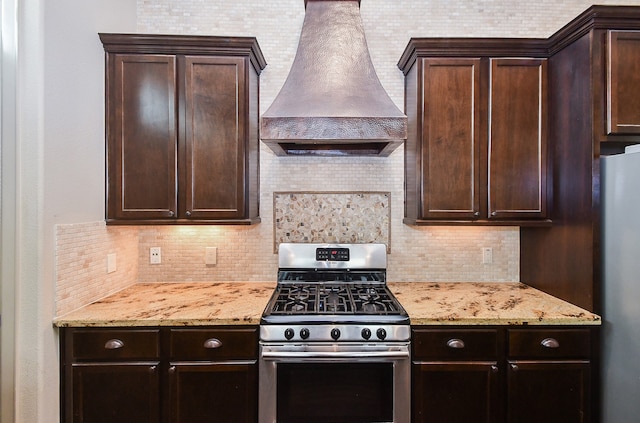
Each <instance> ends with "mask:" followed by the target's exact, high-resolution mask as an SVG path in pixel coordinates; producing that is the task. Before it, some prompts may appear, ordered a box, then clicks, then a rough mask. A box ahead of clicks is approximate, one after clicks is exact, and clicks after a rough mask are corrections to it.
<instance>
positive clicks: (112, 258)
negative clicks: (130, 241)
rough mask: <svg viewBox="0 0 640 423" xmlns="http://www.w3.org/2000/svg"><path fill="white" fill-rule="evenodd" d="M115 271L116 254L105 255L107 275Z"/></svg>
mask: <svg viewBox="0 0 640 423" xmlns="http://www.w3.org/2000/svg"><path fill="white" fill-rule="evenodd" d="M115 271H116V253H111V254H107V273H113V272H115Z"/></svg>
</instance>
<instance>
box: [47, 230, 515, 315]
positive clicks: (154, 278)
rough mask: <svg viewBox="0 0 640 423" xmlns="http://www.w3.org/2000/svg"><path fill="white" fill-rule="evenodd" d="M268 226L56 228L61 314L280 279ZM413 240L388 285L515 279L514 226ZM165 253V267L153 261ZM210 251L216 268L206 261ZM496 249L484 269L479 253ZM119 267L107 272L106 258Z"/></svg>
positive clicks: (397, 245)
mask: <svg viewBox="0 0 640 423" xmlns="http://www.w3.org/2000/svg"><path fill="white" fill-rule="evenodd" d="M262 228H264V225H254V226H250V227H245V226H242V227H230V226H139V227H136V226H106V225H105V223H104V222H93V223H81V224H72V225H58V226H57V227H56V274H57V287H56V293H57V294H56V297H57V301H56V315H58V316H61V315H64V314H66V313H68V312H70V311H73V310H75V309H77V308H79V307H81V306H83V305H86V304H88V303H89V302H92V301H95V300H97V299H99V298H102V297H104V296H106V295H109V294H111V293H113V292H116V291H118V290H120V289H122V288H125V287H126V286H129V285H131V284H133V283H137V282H214V281H247V282H251V281H256V282H263V281H275V278H276V272H277V269H278V263H277V262H278V260H277V255H276V254H274V251H273V240H274V238H273V234H272V233H271V231H267V232H269V233H270V235H271V236H270V237H268V238H265V237H262V235H261V234H262V233H263V230H262ZM405 228H406V230H410V231H412V232H413V236H414V238H415V239H420V240H421V242H414V241H411V238H406V237H405V238H404V239H394V240H393V241H392V245H393V248H392V252H391V254H389V260H388V280H390V281H394V282H412V281H415V282H426V281H437V282H467V281H479V282H483V281H518V280H519V263H520V262H519V254H520V250H519V241H520V237H519V230H518V228H511V227H498V228H495V227H494V228H485V227H428V228H411V227H405ZM151 247H160V248H161V257H162V263H160V264H150V263H149V249H150V248H151ZM206 247H216V248H217V264H215V265H207V264H205V249H206ZM484 247H490V248H492V253H493V254H492V256H493V260H492V263H491V264H482V248H484ZM110 253H115V254H116V257H117V266H116V267H117V270H116V271H115V272H113V273H107V255H108V254H110Z"/></svg>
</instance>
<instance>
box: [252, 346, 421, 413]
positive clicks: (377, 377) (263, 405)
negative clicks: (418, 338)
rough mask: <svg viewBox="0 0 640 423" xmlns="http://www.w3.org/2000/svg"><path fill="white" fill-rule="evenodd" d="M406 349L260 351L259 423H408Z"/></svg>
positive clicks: (280, 348)
mask: <svg viewBox="0 0 640 423" xmlns="http://www.w3.org/2000/svg"><path fill="white" fill-rule="evenodd" d="M410 366H411V361H410V356H409V344H408V343H402V342H398V343H395V342H394V343H375V344H360V343H348V344H347V343H343V344H332V343H313V344H294V345H288V344H275V343H262V344H261V346H260V395H259V414H260V420H259V421H260V423H327V422H332V423H409V421H410V413H411V411H410V407H411V399H410V395H409V393H410V383H411V382H410V380H411V379H410Z"/></svg>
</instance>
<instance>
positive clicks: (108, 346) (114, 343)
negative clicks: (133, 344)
mask: <svg viewBox="0 0 640 423" xmlns="http://www.w3.org/2000/svg"><path fill="white" fill-rule="evenodd" d="M122 347H124V342H122V341H121V340H119V339H109V340H108V341H107V342H105V344H104V349H105V350H117V349H120V348H122Z"/></svg>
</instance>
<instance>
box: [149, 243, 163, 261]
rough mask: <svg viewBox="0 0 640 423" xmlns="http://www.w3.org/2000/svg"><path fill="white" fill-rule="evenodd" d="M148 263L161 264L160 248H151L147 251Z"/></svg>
mask: <svg viewBox="0 0 640 423" xmlns="http://www.w3.org/2000/svg"><path fill="white" fill-rule="evenodd" d="M149 263H151V264H160V263H162V251H161V249H160V247H151V248H150V249H149Z"/></svg>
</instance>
